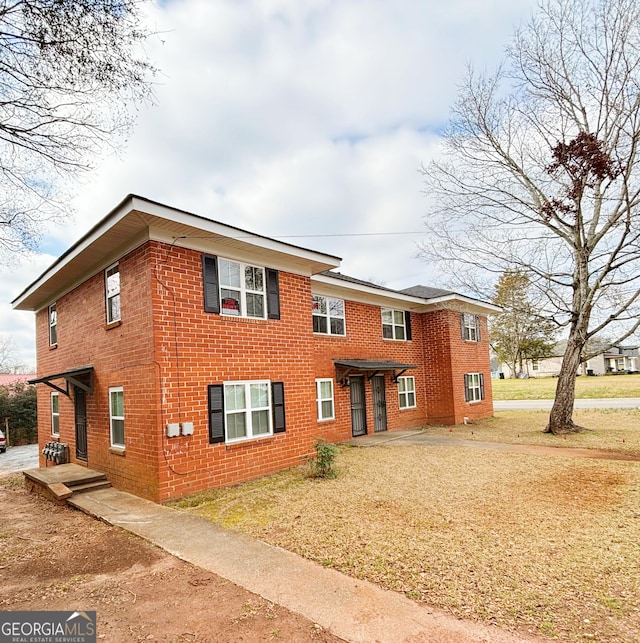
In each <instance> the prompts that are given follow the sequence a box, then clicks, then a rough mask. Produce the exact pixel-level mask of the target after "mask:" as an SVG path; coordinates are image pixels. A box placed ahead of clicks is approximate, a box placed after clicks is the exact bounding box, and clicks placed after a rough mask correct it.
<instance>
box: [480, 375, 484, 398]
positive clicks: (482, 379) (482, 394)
mask: <svg viewBox="0 0 640 643" xmlns="http://www.w3.org/2000/svg"><path fill="white" fill-rule="evenodd" d="M480 399H481V400H484V375H483V374H482V373H480Z"/></svg>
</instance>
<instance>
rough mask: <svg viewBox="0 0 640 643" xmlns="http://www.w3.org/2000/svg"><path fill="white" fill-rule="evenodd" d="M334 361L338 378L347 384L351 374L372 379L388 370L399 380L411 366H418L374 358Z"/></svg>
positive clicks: (395, 379) (343, 383)
mask: <svg viewBox="0 0 640 643" xmlns="http://www.w3.org/2000/svg"><path fill="white" fill-rule="evenodd" d="M333 363H334V364H335V367H336V380H337V381H338V382H339V383H340V384H341V385H342V386H346V385H347V384H348V381H349V375H356V374H359V375H364V374H366V376H367V379H371V378H372V377H375V376H376V375H382V374H383V373H385V372H386V371H391V372H392V373H393V376H392V378H393V381H394V382H397V381H398V378H399V377H400V376H401V375H402V374H403V373H405V372H406V371H407V370H409V369H411V368H417V366H416V365H415V364H403V363H401V362H393V361H389V360H373V359H335V360H333Z"/></svg>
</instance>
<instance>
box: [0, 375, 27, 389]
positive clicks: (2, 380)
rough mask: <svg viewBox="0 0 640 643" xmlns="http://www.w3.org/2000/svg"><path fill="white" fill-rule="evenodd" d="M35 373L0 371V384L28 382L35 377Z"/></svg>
mask: <svg viewBox="0 0 640 643" xmlns="http://www.w3.org/2000/svg"><path fill="white" fill-rule="evenodd" d="M35 376H36V375H35V373H29V374H27V375H24V374H22V373H20V374H18V373H0V386H9V385H10V384H16V383H17V382H24V383H26V382H28V381H29V380H32V379H33V378H34V377H35Z"/></svg>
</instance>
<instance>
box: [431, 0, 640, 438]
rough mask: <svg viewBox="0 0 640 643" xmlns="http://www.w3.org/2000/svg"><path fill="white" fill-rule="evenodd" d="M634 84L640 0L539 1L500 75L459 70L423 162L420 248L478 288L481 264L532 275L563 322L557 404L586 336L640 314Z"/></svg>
mask: <svg viewBox="0 0 640 643" xmlns="http://www.w3.org/2000/svg"><path fill="white" fill-rule="evenodd" d="M639 90H640V8H639V3H638V2H637V0H543V2H542V3H541V4H540V6H539V8H538V11H537V13H536V15H535V17H534V18H532V19H531V21H530V22H529V23H528V24H526V25H525V26H524V27H523V28H521V29H520V30H518V31H517V32H516V34H515V36H514V39H513V42H512V44H511V46H510V47H509V48H508V50H507V52H506V57H505V61H504V64H503V66H502V67H501V68H500V69H499V70H498V71H497V72H496V73H494V74H492V75H489V74H480V73H477V72H476V71H474V70H472V69H470V70H469V71H468V74H467V76H466V79H465V82H464V84H463V86H462V87H461V89H460V94H459V99H458V101H457V103H456V104H455V106H454V109H453V115H452V119H451V122H450V124H449V126H448V128H447V130H446V132H445V143H444V154H443V156H442V158H441V160H439V161H437V162H435V163H432V164H431V165H430V166H428V167H425V168H424V174H425V177H426V185H427V195H428V197H429V199H430V202H431V203H432V204H433V207H432V208H431V210H430V212H429V215H428V217H427V219H426V223H427V227H428V230H429V244H428V245H425V246H424V247H423V249H422V252H423V256H424V258H425V259H427V260H429V261H438V262H440V263H441V264H444V266H445V267H446V268H447V269H448V270H449V272H450V274H452V275H454V276H455V277H456V278H457V280H458V282H459V285H462V286H466V287H467V288H475V289H476V290H477V289H478V287H479V283H478V280H477V275H478V274H479V271H482V272H483V273H484V274H485V275H486V274H487V273H492V274H493V275H495V276H497V275H499V274H501V273H503V272H504V271H505V270H510V269H511V270H513V269H520V270H523V271H526V272H527V274H529V276H530V279H531V283H532V284H534V286H535V287H537V288H538V289H539V291H540V292H541V293H542V294H543V295H544V298H545V303H544V310H545V312H546V314H547V315H548V316H549V318H551V319H552V320H553V321H554V322H555V324H556V325H557V326H558V328H560V329H561V328H564V329H567V331H568V337H569V342H568V348H567V355H566V356H565V362H566V366H565V369H564V371H565V372H564V375H563V374H561V378H560V380H561V381H560V382H559V385H558V397H563V396H564V398H565V400H566V403H565V411H566V409H567V408H568V405H570V409H571V410H572V408H573V385H574V378H575V373H576V370H577V368H578V365H579V363H580V360H581V359H583V358H585V357H587V355H586V354H583V350H584V348H585V346H586V342H587V341H588V340H589V338H591V337H593V336H594V335H598V334H600V335H601V334H602V333H603V331H604V330H605V329H606V330H607V333H608V334H609V335H610V336H611V338H612V341H613V342H615V343H618V342H620V341H624V340H626V339H628V338H630V337H632V336H633V334H634V333H635V331H636V330H637V328H638V326H639V324H640V305H639V303H640V245H639V240H640V211H639V209H638V206H639V198H640V191H639V190H640V172H639V166H638V144H639V142H640V91H639ZM571 371H572V372H571ZM565 380H566V385H565V383H564V382H565ZM565 388H566V390H565ZM569 388H570V389H571V390H570V391H569ZM569 403H570V404H569ZM553 424H554V422H553V412H552V418H551V421H550V426H551V425H553ZM560 424H564V428H563V429H561V430H568V429H569V428H570V427H571V425H572V422H571V415H570V413H569V415H568V417H567V413H566V412H565V414H564V416H563V418H562V420H561V422H560ZM552 428H553V426H552Z"/></svg>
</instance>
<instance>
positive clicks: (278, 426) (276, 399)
mask: <svg viewBox="0 0 640 643" xmlns="http://www.w3.org/2000/svg"><path fill="white" fill-rule="evenodd" d="M271 403H272V405H273V408H272V412H273V432H274V433H284V432H285V431H286V426H285V419H284V382H272V383H271Z"/></svg>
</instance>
